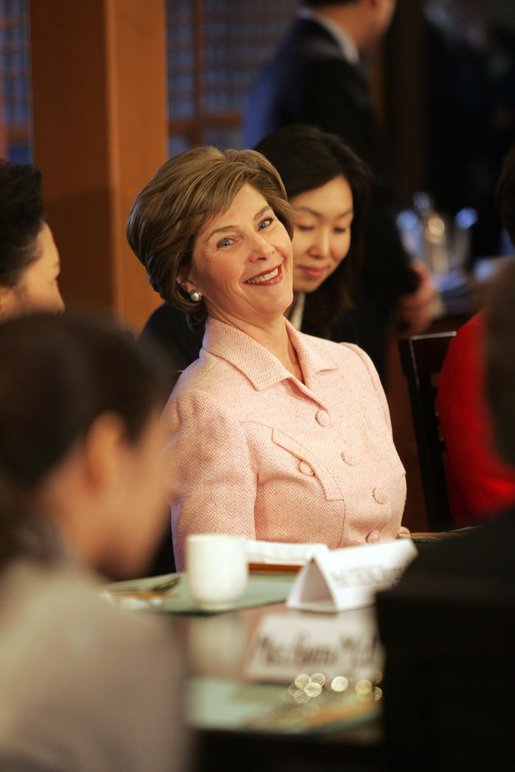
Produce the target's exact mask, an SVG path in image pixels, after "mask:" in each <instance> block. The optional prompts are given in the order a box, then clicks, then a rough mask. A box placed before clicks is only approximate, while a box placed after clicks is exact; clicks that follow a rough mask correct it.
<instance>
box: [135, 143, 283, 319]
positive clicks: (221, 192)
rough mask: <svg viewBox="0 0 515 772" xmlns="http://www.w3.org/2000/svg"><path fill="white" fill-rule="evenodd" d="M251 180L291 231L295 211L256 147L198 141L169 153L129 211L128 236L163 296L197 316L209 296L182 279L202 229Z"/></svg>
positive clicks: (153, 284)
mask: <svg viewBox="0 0 515 772" xmlns="http://www.w3.org/2000/svg"><path fill="white" fill-rule="evenodd" d="M245 184H248V185H251V186H252V187H253V188H255V189H256V190H257V191H259V193H261V194H262V196H263V197H264V198H265V200H266V201H267V203H268V204H269V205H270V206H271V207H272V209H273V211H274V212H275V215H276V217H277V218H278V219H279V220H280V221H281V222H282V223H283V225H284V226H285V227H286V230H287V231H288V233H289V235H290V236H291V235H292V233H293V224H292V215H291V210H290V206H289V204H288V200H287V197H286V192H285V190H284V186H283V184H282V182H281V179H280V177H279V175H278V174H277V172H276V170H275V169H274V167H273V166H272V164H271V163H270V162H269V161H267V159H266V158H264V157H263V156H262V155H260V154H259V153H256V152H255V151H254V150H225V151H221V150H218V149H217V148H215V147H210V146H206V147H195V148H192V149H191V150H186V151H185V152H183V153H179V154H178V155H176V156H174V157H173V158H170V159H169V160H168V161H166V162H165V163H164V164H163V165H162V166H161V167H160V168H159V169H158V170H157V172H156V173H155V174H154V176H153V177H152V179H151V180H150V181H149V182H148V183H147V184H146V185H145V187H144V188H143V189H142V190H141V191H140V193H139V194H138V196H137V197H136V200H135V201H134V203H133V205H132V207H131V210H130V212H129V218H128V221H127V231H126V232H127V239H128V241H129V244H130V246H131V248H132V250H133V252H134V253H135V255H137V257H138V258H139V259H140V261H141V262H142V263H143V265H144V266H145V268H146V270H147V275H148V279H149V281H150V283H151V285H152V287H153V288H154V289H155V290H156V292H158V293H159V294H160V295H161V297H162V298H163V300H166V301H168V302H169V303H172V305H174V306H176V307H177V308H179V309H180V310H181V311H185V312H186V313H188V314H191V315H192V316H195V317H197V318H203V317H205V306H204V302H203V301H201V302H200V303H193V302H192V301H191V300H190V298H189V296H188V294H187V293H186V292H185V291H184V290H183V288H182V287H181V286H180V284H179V283H178V281H177V279H181V278H183V277H184V278H186V277H187V275H188V274H189V272H190V270H191V264H192V260H193V248H194V246H195V241H196V238H197V236H198V233H199V231H200V230H201V229H202V228H203V227H204V225H205V224H206V222H207V221H208V220H209V219H210V218H211V217H212V216H213V215H215V214H217V213H219V212H223V211H225V210H227V209H228V208H229V207H230V205H231V203H232V201H233V199H234V197H235V196H236V194H237V193H238V192H239V191H240V190H241V188H242V187H243V186H244V185H245Z"/></svg>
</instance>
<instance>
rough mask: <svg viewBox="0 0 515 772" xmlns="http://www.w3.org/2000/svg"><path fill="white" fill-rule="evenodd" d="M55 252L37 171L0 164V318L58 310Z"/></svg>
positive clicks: (60, 301)
mask: <svg viewBox="0 0 515 772" xmlns="http://www.w3.org/2000/svg"><path fill="white" fill-rule="evenodd" d="M59 272H60V262H59V252H58V251H57V247H56V245H55V242H54V237H53V236H52V231H51V230H50V228H49V226H48V225H47V223H46V222H45V215H44V211H43V202H42V198H41V172H39V171H38V170H37V169H35V168H34V167H33V166H29V165H25V164H12V163H8V162H6V161H0V320H3V319H8V318H9V317H11V316H19V315H20V314H24V313H28V312H29V311H34V310H37V309H41V310H43V309H44V310H48V311H62V309H63V307H64V304H63V299H62V297H61V293H60V291H59V284H58V276H59Z"/></svg>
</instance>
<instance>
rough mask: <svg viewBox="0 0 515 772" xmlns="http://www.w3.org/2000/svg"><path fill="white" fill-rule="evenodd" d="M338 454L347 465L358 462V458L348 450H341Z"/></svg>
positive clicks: (353, 464)
mask: <svg viewBox="0 0 515 772" xmlns="http://www.w3.org/2000/svg"><path fill="white" fill-rule="evenodd" d="M340 455H341V457H342V461H345V463H346V464H348V465H349V466H355V464H357V463H358V459H357V458H356V456H355V455H354V453H352V451H350V450H342V452H341V454H340Z"/></svg>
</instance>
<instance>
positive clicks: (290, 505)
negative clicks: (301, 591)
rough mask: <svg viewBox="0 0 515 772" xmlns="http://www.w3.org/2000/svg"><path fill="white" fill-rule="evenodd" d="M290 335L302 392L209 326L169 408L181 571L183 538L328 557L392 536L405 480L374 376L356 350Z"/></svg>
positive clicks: (225, 329)
mask: <svg viewBox="0 0 515 772" xmlns="http://www.w3.org/2000/svg"><path fill="white" fill-rule="evenodd" d="M286 324H287V329H288V334H289V336H290V340H291V342H292V344H293V346H294V348H295V351H296V353H297V356H298V358H299V362H300V366H301V368H302V372H303V375H304V380H305V385H304V384H302V383H301V382H300V381H298V380H297V379H296V378H295V377H294V376H293V375H291V373H289V372H288V370H286V369H285V368H284V367H283V365H282V364H281V363H280V361H279V360H278V359H277V358H276V357H275V356H273V355H272V354H271V353H270V352H269V351H268V350H267V349H266V348H264V347H263V346H261V345H260V344H259V343H257V342H256V341H254V340H253V339H252V338H250V337H249V336H248V335H246V334H245V333H243V332H241V331H240V330H238V329H236V328H235V327H232V326H229V325H227V324H223V323H222V322H218V321H215V320H210V321H209V322H208V325H207V327H206V334H205V337H204V342H203V348H202V349H201V352H200V357H199V359H198V360H197V361H196V362H194V363H193V364H192V365H190V367H188V368H187V369H186V370H185V371H184V373H183V374H182V375H181V377H180V378H179V381H178V383H177V385H176V387H175V389H174V391H173V393H172V396H171V397H170V400H169V402H168V405H167V407H166V409H165V413H164V419H165V422H166V426H167V430H168V432H169V436H170V441H169V443H168V446H167V453H168V454H169V459H170V469H171V471H172V476H171V480H173V479H175V480H179V481H180V487H181V490H182V495H181V496H180V497H179V499H178V500H177V501H176V502H175V503H174V504H173V506H172V528H173V539H174V549H175V559H176V562H177V566H178V568H183V567H184V546H185V539H186V536H187V535H188V534H190V533H200V532H225V533H237V534H241V535H244V536H246V537H248V538H252V539H263V540H269V541H288V542H325V543H326V544H327V545H328V546H329V547H330V548H336V547H343V546H346V545H351V544H362V543H364V542H367V541H368V542H375V541H379V540H386V539H393V538H395V537H396V536H397V535H398V534H399V531H400V524H401V518H402V513H403V509H404V503H405V498H406V482H405V472H404V468H403V466H402V464H401V461H400V459H399V456H398V455H397V451H396V450H395V447H394V444H393V440H392V431H391V425H390V417H389V413H388V406H387V403H386V398H385V395H384V392H383V389H382V387H381V384H380V382H379V378H378V376H377V373H376V371H375V369H374V366H373V365H372V363H371V361H370V359H369V358H368V356H367V355H366V354H365V353H364V352H363V351H362V350H361V349H359V348H358V347H357V346H354V345H351V344H337V343H333V342H331V341H326V340H322V339H320V338H314V337H311V336H309V335H305V334H303V333H301V332H297V331H296V330H295V329H294V328H293V327H292V325H290V324H289V323H288V322H286Z"/></svg>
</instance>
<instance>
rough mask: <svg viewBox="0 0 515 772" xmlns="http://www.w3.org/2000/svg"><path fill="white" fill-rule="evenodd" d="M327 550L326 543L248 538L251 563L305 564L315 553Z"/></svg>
mask: <svg viewBox="0 0 515 772" xmlns="http://www.w3.org/2000/svg"><path fill="white" fill-rule="evenodd" d="M322 550H323V551H327V545H326V544H293V543H289V542H282V541H255V540H254V539H247V558H248V561H249V563H265V564H277V565H288V566H303V565H304V564H305V563H307V562H308V560H311V558H312V557H313V555H314V554H315V553H317V552H320V551H322Z"/></svg>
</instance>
